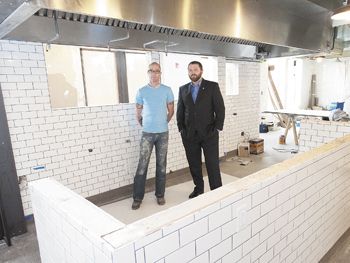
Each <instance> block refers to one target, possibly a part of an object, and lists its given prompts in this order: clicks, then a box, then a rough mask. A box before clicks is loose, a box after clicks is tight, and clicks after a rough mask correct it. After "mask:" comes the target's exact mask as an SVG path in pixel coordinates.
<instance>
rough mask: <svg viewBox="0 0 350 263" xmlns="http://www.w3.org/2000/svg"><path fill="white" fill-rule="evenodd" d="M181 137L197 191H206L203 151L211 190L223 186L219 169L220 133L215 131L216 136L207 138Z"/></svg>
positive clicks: (196, 135)
mask: <svg viewBox="0 0 350 263" xmlns="http://www.w3.org/2000/svg"><path fill="white" fill-rule="evenodd" d="M181 137H182V143H183V145H184V147H185V151H186V157H187V161H188V164H189V167H190V172H191V175H192V179H193V183H194V185H195V191H197V192H203V191H204V181H203V173H202V149H203V153H204V158H205V166H206V168H207V172H208V179H209V186H210V189H211V190H214V189H216V188H218V187H220V186H222V182H221V174H220V167H219V132H218V131H215V132H214V134H212V135H211V136H209V137H206V138H201V137H200V136H198V133H196V134H195V136H194V137H193V138H187V137H186V136H184V135H182V136H181Z"/></svg>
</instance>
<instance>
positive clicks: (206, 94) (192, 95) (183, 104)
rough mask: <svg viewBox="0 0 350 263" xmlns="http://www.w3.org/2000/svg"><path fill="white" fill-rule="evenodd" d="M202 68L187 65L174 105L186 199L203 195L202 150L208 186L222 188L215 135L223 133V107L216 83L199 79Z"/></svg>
mask: <svg viewBox="0 0 350 263" xmlns="http://www.w3.org/2000/svg"><path fill="white" fill-rule="evenodd" d="M202 74H203V66H202V64H201V63H200V62H198V61H192V62H190V63H189V64H188V76H189V78H190V79H191V82H190V83H187V84H185V85H183V86H181V87H180V91H179V100H178V104H177V113H176V117H177V126H178V129H179V132H180V133H181V138H182V143H183V145H184V148H185V151H186V157H187V161H188V164H189V168H190V172H191V176H192V179H193V183H194V185H195V187H194V190H193V192H192V193H191V194H190V195H189V198H194V197H196V196H198V195H200V194H202V193H203V192H204V181H203V174H202V154H201V152H202V150H203V153H204V157H205V165H206V168H207V172H208V179H209V186H210V189H211V190H214V189H216V188H218V187H220V186H222V181H221V174H220V167H219V131H221V130H222V129H223V126H224V119H225V105H224V101H223V98H222V95H221V92H220V88H219V85H218V83H216V82H212V81H208V80H205V79H203V78H202Z"/></svg>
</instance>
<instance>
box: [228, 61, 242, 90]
mask: <svg viewBox="0 0 350 263" xmlns="http://www.w3.org/2000/svg"><path fill="white" fill-rule="evenodd" d="M238 78H239V71H238V64H235V63H232V62H228V63H226V95H227V96H232V95H238V94H239V84H238V83H239V82H238Z"/></svg>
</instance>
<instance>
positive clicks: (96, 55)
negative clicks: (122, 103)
mask: <svg viewBox="0 0 350 263" xmlns="http://www.w3.org/2000/svg"><path fill="white" fill-rule="evenodd" d="M81 58H82V66H83V76H84V84H85V96H86V105H89V106H98V105H112V104H116V103H119V94H118V80H117V65H116V58H115V54H114V53H113V52H108V51H96V50H84V49H82V50H81Z"/></svg>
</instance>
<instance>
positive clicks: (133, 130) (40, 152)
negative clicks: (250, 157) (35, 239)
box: [0, 40, 260, 215]
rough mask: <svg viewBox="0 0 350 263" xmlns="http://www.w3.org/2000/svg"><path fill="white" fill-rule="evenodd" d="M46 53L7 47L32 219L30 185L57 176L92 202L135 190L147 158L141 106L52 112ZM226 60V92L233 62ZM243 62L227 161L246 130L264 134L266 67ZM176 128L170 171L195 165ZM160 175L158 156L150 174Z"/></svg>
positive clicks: (13, 123) (2, 79) (2, 72)
mask: <svg viewBox="0 0 350 263" xmlns="http://www.w3.org/2000/svg"><path fill="white" fill-rule="evenodd" d="M44 52H45V51H44V49H43V46H42V44H41V43H31V42H18V41H7V40H1V41H0V84H1V88H2V91H3V94H4V100H5V107H6V112H7V118H8V123H9V127H10V135H11V141H12V144H13V151H14V156H15V163H16V168H17V174H18V176H19V177H21V178H20V189H21V196H22V200H23V207H24V212H25V214H26V215H28V214H31V213H32V209H31V203H30V198H29V197H28V195H29V193H28V186H27V184H28V182H30V181H33V180H37V179H41V178H47V177H50V178H53V179H55V180H57V181H59V182H60V183H62V184H63V185H65V186H67V187H68V188H70V189H72V190H74V191H75V192H76V193H78V194H80V195H82V196H84V197H88V196H92V195H96V194H99V193H103V192H106V191H108V190H111V189H115V188H119V187H121V186H124V185H128V184H132V183H133V177H134V173H135V170H136V166H137V162H138V153H139V152H138V151H139V138H140V134H141V130H140V127H139V126H138V124H137V122H136V120H135V117H134V115H135V110H134V108H135V105H134V104H119V105H113V106H99V107H84V108H69V109H55V110H52V109H51V106H50V97H49V91H48V83H47V73H46V65H45V60H44ZM152 59H153V60H155V61H159V54H158V53H157V52H152ZM218 61H219V67H218V68H219V84H220V87H221V89H222V93H223V94H225V83H224V82H225V59H224V58H219V60H218ZM237 63H239V71H240V74H239V78H240V80H239V84H240V87H239V88H240V94H239V96H229V97H225V98H224V100H225V105H226V121H225V127H224V131H223V132H222V133H221V134H220V155H221V156H223V155H224V152H229V151H232V150H235V149H236V147H237V143H238V140H239V138H240V131H242V130H243V131H245V132H247V133H249V134H250V136H251V137H257V136H258V124H259V89H260V75H259V74H260V64H258V63H250V62H237ZM187 81H188V79H187V76H184V83H185V82H187ZM233 114H237V115H233ZM169 128H170V131H169V139H170V140H169V150H168V166H167V172H170V171H175V170H179V169H182V168H184V167H187V166H188V164H187V160H186V157H185V154H184V149H183V146H182V143H181V138H180V136H179V134H178V131H177V127H176V121H175V117H174V118H173V120H172V121H171V122H170V127H169ZM90 149H91V150H92V152H89V150H90ZM35 167H37V168H41V169H39V170H34V168H35ZM154 174H155V159H154V155H153V156H152V159H151V162H150V166H149V173H148V175H149V177H154Z"/></svg>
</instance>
